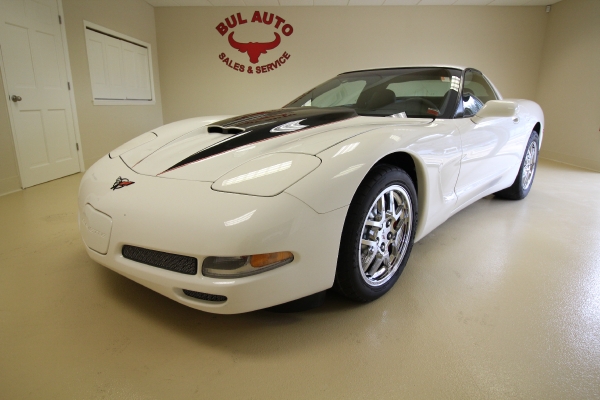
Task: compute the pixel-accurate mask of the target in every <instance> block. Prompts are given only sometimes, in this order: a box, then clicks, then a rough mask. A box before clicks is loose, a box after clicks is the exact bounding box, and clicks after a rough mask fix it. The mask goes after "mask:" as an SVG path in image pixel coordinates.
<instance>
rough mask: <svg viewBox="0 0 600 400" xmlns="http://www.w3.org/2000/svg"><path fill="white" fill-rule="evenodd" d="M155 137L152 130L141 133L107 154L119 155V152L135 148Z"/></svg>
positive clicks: (114, 156) (111, 156)
mask: <svg viewBox="0 0 600 400" xmlns="http://www.w3.org/2000/svg"><path fill="white" fill-rule="evenodd" d="M156 138H157V135H156V133H154V132H146V133H142V134H141V135H140V136H138V137H135V138H133V139H131V140H130V141H129V142H127V143H125V144H122V145H120V146H119V147H117V148H116V149H114V150H113V151H111V152H110V153H108V156H109V157H110V158H116V157H119V156H120V155H121V154H123V153H125V152H128V151H129V150H132V149H135V148H136V147H138V146H141V145H143V144H144V143H148V142H149V141H151V140H154V139H156Z"/></svg>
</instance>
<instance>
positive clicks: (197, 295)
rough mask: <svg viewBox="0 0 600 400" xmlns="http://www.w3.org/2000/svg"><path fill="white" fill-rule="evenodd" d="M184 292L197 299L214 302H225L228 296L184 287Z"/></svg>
mask: <svg viewBox="0 0 600 400" xmlns="http://www.w3.org/2000/svg"><path fill="white" fill-rule="evenodd" d="M183 293H185V294H186V296H190V297H193V298H195V299H200V300H205V301H213V302H223V301H227V297H225V296H221V295H219V294H208V293H202V292H194V291H193V290H187V289H183Z"/></svg>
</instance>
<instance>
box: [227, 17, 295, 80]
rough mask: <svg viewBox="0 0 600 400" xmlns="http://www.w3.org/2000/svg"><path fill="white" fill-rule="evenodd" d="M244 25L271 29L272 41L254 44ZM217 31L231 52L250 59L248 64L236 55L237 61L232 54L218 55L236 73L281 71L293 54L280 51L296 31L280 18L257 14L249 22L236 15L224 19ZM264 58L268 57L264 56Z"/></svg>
mask: <svg viewBox="0 0 600 400" xmlns="http://www.w3.org/2000/svg"><path fill="white" fill-rule="evenodd" d="M245 24H256V25H255V26H260V27H263V28H264V29H268V30H269V31H270V32H272V33H273V36H272V40H269V41H266V42H253V41H251V40H252V39H253V38H252V37H248V36H249V35H248V30H244V29H239V28H241V27H242V26H243V25H245ZM216 29H217V31H218V32H219V33H220V34H221V36H223V37H225V36H226V37H227V42H228V43H229V45H230V46H231V47H232V49H234V50H237V51H239V52H240V53H245V54H246V56H247V57H248V59H247V60H248V61H244V62H240V61H241V60H240V59H239V58H238V57H239V56H237V55H236V57H235V59H234V57H232V56H231V52H230V51H228V52H227V53H221V54H219V59H220V60H221V61H222V62H223V63H224V64H225V65H227V66H228V67H229V68H232V69H234V70H235V71H239V72H245V73H247V74H265V73H267V72H271V71H275V70H276V69H277V68H281V67H282V66H283V65H284V64H285V63H286V62H287V60H289V59H290V54H289V53H288V52H287V51H284V50H283V49H281V48H280V45H281V43H282V41H283V40H285V37H287V36H290V35H291V34H292V33H294V28H293V27H292V25H290V24H289V23H286V21H285V19H283V18H281V17H280V16H278V15H275V14H273V13H268V12H262V13H261V12H260V11H254V13H253V14H252V18H250V20H248V19H246V18H244V16H242V13H237V14H234V15H231V16H230V17H228V18H225V20H224V21H223V22H220V23H219V24H218V25H217V26H216ZM282 36H283V37H282ZM228 53H229V54H228ZM234 55H235V53H234ZM264 55H266V56H265V57H263V56H264ZM238 60H239V61H238Z"/></svg>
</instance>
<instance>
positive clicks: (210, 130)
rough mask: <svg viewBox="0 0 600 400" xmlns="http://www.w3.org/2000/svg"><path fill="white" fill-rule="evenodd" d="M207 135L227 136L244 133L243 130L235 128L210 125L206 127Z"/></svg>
mask: <svg viewBox="0 0 600 400" xmlns="http://www.w3.org/2000/svg"><path fill="white" fill-rule="evenodd" d="M207 129H208V133H224V134H227V135H237V134H238V133H242V132H244V131H245V129H244V128H238V127H237V126H219V125H210V126H208V127H207Z"/></svg>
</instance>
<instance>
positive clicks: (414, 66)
mask: <svg viewBox="0 0 600 400" xmlns="http://www.w3.org/2000/svg"><path fill="white" fill-rule="evenodd" d="M402 68H451V69H458V70H461V71H464V70H465V69H468V67H461V66H458V65H402V66H398V67H383V68H367V69H357V70H354V71H347V72H342V73H341V74H340V75H344V74H350V73H353V72H366V71H381V70H391V69H402Z"/></svg>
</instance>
